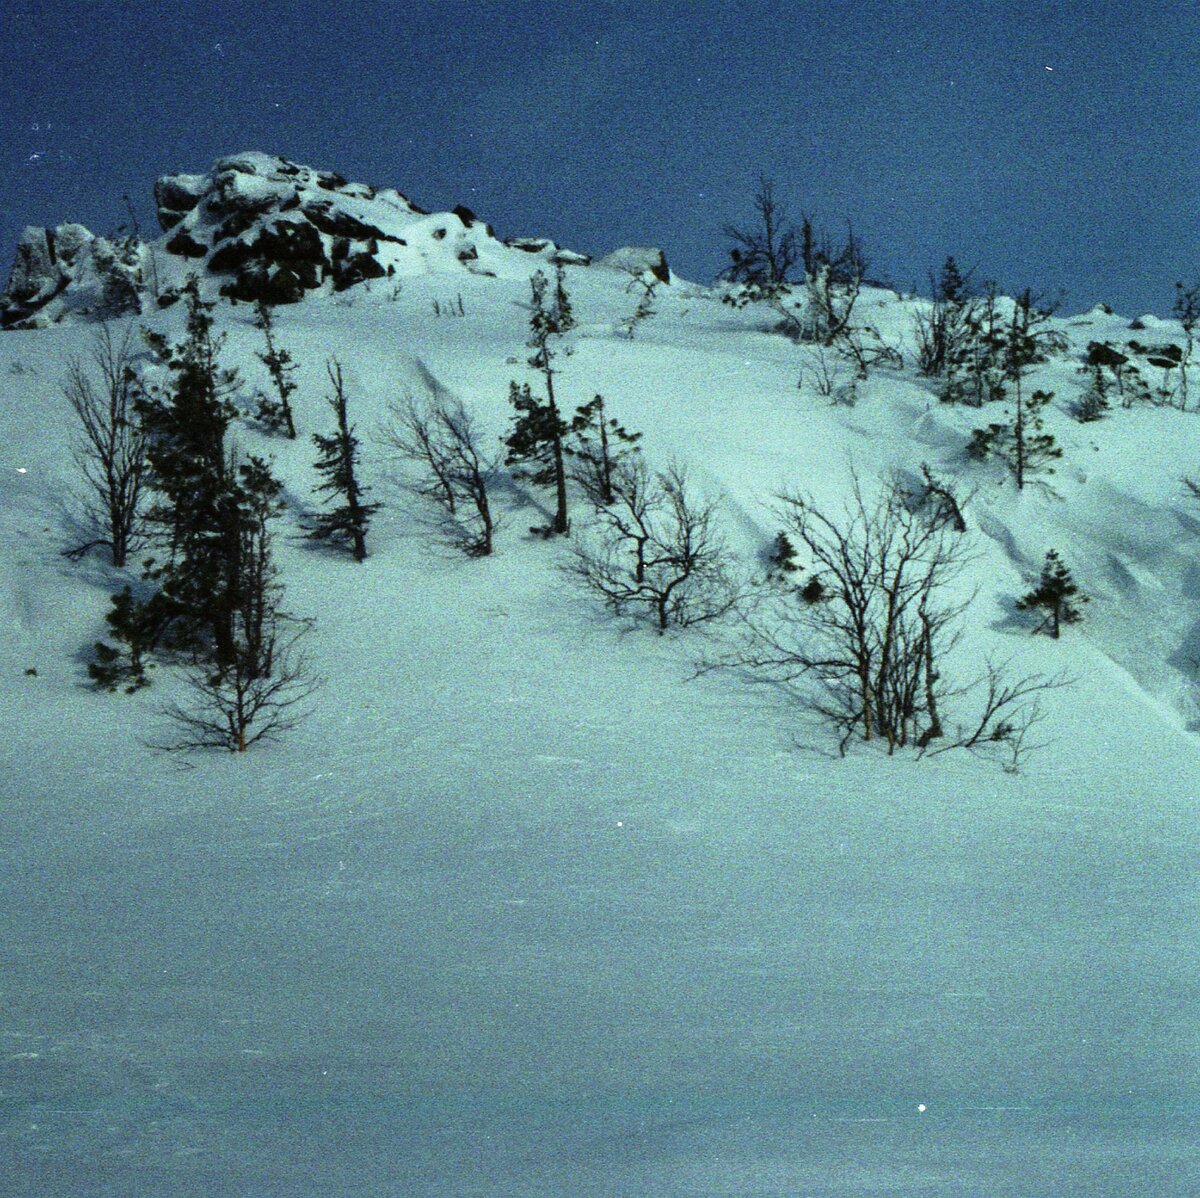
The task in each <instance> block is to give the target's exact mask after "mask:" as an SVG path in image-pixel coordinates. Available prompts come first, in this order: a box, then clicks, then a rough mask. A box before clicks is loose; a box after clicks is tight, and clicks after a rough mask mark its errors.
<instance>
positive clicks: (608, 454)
mask: <svg viewBox="0 0 1200 1198" xmlns="http://www.w3.org/2000/svg"><path fill="white" fill-rule="evenodd" d="M570 431H571V434H572V440H571V441H570V442H568V443H566V444H564V446H563V452H564V453H566V454H567V455H568V456H569V457H571V458H573V459H574V469H573V470H572V472H571V473H572V477H573V478H574V479H575V481H576V482H577V483H579V485H580V486H581V487H583V489H584V491H585V493H586V494H587V496H588V498H589V499H590V500H591V501H592V502H593V503H594V504H596V505H597V506H598V507H607V506H609V505H610V504H612V503H613V502H614V499H615V496H614V493H613V472H614V470H616V469H617V467H618V466H619V465H620V463H621V461H622V460H623V459H624V458H625V457H626V456H627V455H628V454H630V453H637V452H638V445H637V443H638V441H640V440H641V439H642V434H641V433H631V432H630V431H629V430H628V429H626V428H625V427H624V426H623V425H622V424H621V423H620V421H618V420H617V419H616V417H615V416H609V415H608V414H607V412H606V410H605V406H604V396H602V395H597V396H596V397H595V398H594V399H593V400H591V401H590V402H589V403H585V404H581V405H580V406H579V407H578V408H576V409H575V416H574V418H573V419H572V421H571V429H570Z"/></svg>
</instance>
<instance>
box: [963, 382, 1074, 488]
mask: <svg viewBox="0 0 1200 1198" xmlns="http://www.w3.org/2000/svg"><path fill="white" fill-rule="evenodd" d="M1053 398H1054V393H1053V392H1051V391H1035V392H1034V393H1033V394H1032V395H1031V396H1030V397H1029V398H1028V399H1024V398H1023V397H1022V395H1021V392H1020V389H1019V388H1018V390H1017V393H1016V405H1015V411H1014V415H1013V418H1012V420H1011V421H995V422H993V423H992V424H989V425H988V426H987V428H977V429H975V430H974V432H972V434H971V441H970V443H969V444H968V446H967V453H968V454H969V455H970V456H971V457H973V458H978V459H980V460H982V459H984V458H987V457H991V456H993V455H995V456H996V457H999V458H1001V459H1003V461H1004V463H1005V465H1007V466H1008V468H1009V469H1010V470H1011V471H1012V473H1013V476H1014V477H1015V478H1016V480H1017V490H1023V489H1024V487H1025V482H1026V480H1027V478H1028V477H1029V475H1031V474H1034V473H1036V472H1037V471H1039V470H1042V469H1044V470H1046V472H1047V473H1049V474H1053V473H1054V467H1053V466H1051V465H1049V463H1050V462H1052V461H1054V460H1055V459H1057V458H1061V457H1062V452H1063V451H1062V449H1061V447H1060V446H1059V445H1058V444H1057V443H1056V442H1055V440H1054V436H1053V434H1051V433H1047V432H1044V431H1043V423H1042V409H1043V408H1044V407H1045V406H1046V405H1047V404H1048V403H1049V402H1050V400H1051V399H1053Z"/></svg>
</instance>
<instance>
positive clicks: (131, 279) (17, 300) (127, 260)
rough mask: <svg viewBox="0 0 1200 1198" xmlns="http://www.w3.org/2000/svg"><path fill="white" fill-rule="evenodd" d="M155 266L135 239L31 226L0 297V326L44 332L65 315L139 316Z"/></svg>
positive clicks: (72, 228) (76, 227) (71, 227)
mask: <svg viewBox="0 0 1200 1198" xmlns="http://www.w3.org/2000/svg"><path fill="white" fill-rule="evenodd" d="M150 266H151V263H150V261H149V258H148V252H147V248H146V247H145V246H144V245H143V244H142V243H141V242H139V241H137V240H136V239H135V238H132V237H128V238H116V239H111V240H110V239H109V238H107V237H95V236H93V235H92V234H91V233H90V232H89V231H88V230H87V229H85V228H84V227H83V226H82V225H76V224H66V225H59V226H58V228H57V229H39V228H36V227H34V226H29V227H28V228H26V229H25V231H24V232H23V233H22V234H21V239H20V241H19V242H18V243H17V252H16V256H15V258H14V261H13V267H12V271H11V273H10V274H9V279H8V285H7V286H6V287H5V289H4V291H3V292H0V327H3V328H6V329H28V328H40V327H43V326H45V325H49V324H53V323H54V322H56V321H58V320H61V319H62V317H63V316H64V315H66V313H67V312H71V311H74V312H78V313H79V314H81V315H85V316H96V317H109V316H117V315H120V314H121V313H123V312H130V311H140V310H141V298H140V294H141V291H142V289H143V287H144V285H145V282H146V279H147V276H148V272H149V268H150Z"/></svg>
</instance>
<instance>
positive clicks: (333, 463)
mask: <svg viewBox="0 0 1200 1198" xmlns="http://www.w3.org/2000/svg"><path fill="white" fill-rule="evenodd" d="M325 369H326V371H327V373H328V374H329V381H330V382H331V383H332V384H333V395H332V396H331V397H330V398H329V406H330V407H331V408H332V409H333V414H334V417H335V418H336V420H337V431H336V432H335V433H334V434H333V435H332V436H327V437H326V436H322V435H321V434H320V433H314V434H313V444H315V445H316V447H317V449H318V450H320V456H319V457H318V458H317V470H318V471H319V472H320V473H321V474H322V475H323V476H324V479H325V481H324V482H322V483H320V484H318V486H317V487H316V488H315V489H316V490H317V491H318V492H321V493H325V494H329V495H332V496H334V497H336V498H337V499H339V500H341V502H340V503H339V504H338V505H337V506H336V507H334V508H333V509H332V510H331V511H328V512H323V513H321V514H320V515H319V516H317V517H316V520H315V522H314V524H313V526H312V529H311V531H310V532H309V536H310V537H311V538H312V539H313V540H317V541H327V540H333V541H342V542H347V543H349V545H350V548H351V551H352V552H353V554H354V560H355V561H356V562H361V561H363V560H364V559H365V558H366V556H367V525H368V524H369V523H370V520H371V517H372V516H373V515H374V514H375V513H376V512H377V511H378V510H379V504H377V503H365V502H364V500H363V496H364V495H365V493H366V492H365V491H364V489H363V487H362V485H361V484H360V483H359V481H358V473H357V466H358V444H359V443H358V438H357V437H356V436H355V435H354V429H353V427H352V426H351V424H350V418H349V416H348V414H347V411H346V388H345V383H344V382H343V379H342V367H341V364H340V363H339V362H338V361H337V359H336V358H335V359H334V360H333V361H332V362H331V363H329V364H327V365H326V368H325Z"/></svg>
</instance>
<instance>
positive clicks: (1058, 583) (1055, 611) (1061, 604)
mask: <svg viewBox="0 0 1200 1198" xmlns="http://www.w3.org/2000/svg"><path fill="white" fill-rule="evenodd" d="M1087 602H1088V597H1087V596H1086V595H1083V594H1081V593H1080V591H1079V587H1078V586H1077V585H1076V584H1075V580H1074V579H1073V578H1072V577H1071V571H1070V570H1069V569H1067V567H1066V565H1065V564H1064V563H1063V561H1062V559H1061V558H1060V557H1059V556H1058V553H1057V551H1056V550H1054V549H1051V550H1050V551H1049V552H1048V553H1047V554H1046V560H1045V562H1044V563H1043V564H1042V576H1041V578H1040V579H1039V580H1038V585H1037V586H1036V587H1035V588H1034V589H1033V590H1032V591H1030V592H1029V594H1027V595H1025V596H1024V597H1022V598H1020V599H1018V600H1017V604H1016V606H1017V610H1018V611H1031V610H1033V609H1035V608H1040V609H1042V610H1044V611H1045V612H1046V617H1045V619H1044V620H1043V621H1042V622H1041V623H1040V624H1039V625H1038V626H1037V627H1036V628H1035V629H1034V630H1033V631H1034V633H1035V634H1036V633H1039V632H1045V633H1047V634H1048V635H1049V636H1052V637H1053V638H1054V639H1055V640H1057V639H1058V636H1059V633H1060V631H1061V629H1062V626H1063V625H1064V624H1076V623H1078V622H1079V621H1080V620H1081V619H1082V618H1083V613H1082V612H1081V611H1080V610H1079V605H1080V604H1083V603H1087Z"/></svg>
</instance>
